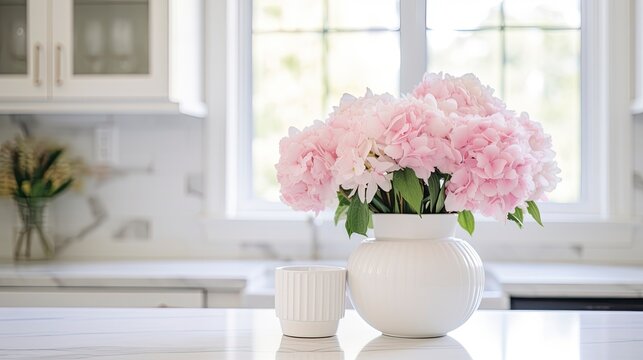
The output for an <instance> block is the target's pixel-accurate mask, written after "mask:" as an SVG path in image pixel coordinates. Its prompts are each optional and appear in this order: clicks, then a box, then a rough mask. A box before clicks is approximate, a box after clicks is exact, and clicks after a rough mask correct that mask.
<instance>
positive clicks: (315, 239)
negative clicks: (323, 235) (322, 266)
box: [306, 215, 319, 260]
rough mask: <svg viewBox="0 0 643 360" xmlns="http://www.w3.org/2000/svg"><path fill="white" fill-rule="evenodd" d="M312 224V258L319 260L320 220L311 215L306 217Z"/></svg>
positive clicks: (309, 224) (310, 224) (309, 223)
mask: <svg viewBox="0 0 643 360" xmlns="http://www.w3.org/2000/svg"><path fill="white" fill-rule="evenodd" d="M306 222H308V226H310V259H311V260H319V224H318V220H317V219H316V218H315V217H314V216H312V215H310V216H308V218H307V219H306Z"/></svg>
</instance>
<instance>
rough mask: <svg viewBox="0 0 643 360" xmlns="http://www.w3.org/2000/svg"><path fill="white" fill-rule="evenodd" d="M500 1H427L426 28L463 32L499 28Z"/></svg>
mask: <svg viewBox="0 0 643 360" xmlns="http://www.w3.org/2000/svg"><path fill="white" fill-rule="evenodd" d="M500 3H501V0H478V1H471V0H427V2H426V27H427V28H429V29H433V30H465V29H477V28H480V27H483V26H500Z"/></svg>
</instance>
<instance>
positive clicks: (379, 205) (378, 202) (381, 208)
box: [372, 195, 391, 214]
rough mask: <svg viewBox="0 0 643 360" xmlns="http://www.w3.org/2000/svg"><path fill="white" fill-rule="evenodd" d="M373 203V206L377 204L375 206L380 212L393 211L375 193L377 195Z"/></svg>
mask: <svg viewBox="0 0 643 360" xmlns="http://www.w3.org/2000/svg"><path fill="white" fill-rule="evenodd" d="M372 203H373V206H375V207H376V208H377V210H378V211H379V212H380V213H384V214H386V213H390V212H391V210H390V209H389V208H388V206H386V205H385V204H384V203H383V202H382V200H380V199H379V198H378V197H377V195H375V197H373V201H372Z"/></svg>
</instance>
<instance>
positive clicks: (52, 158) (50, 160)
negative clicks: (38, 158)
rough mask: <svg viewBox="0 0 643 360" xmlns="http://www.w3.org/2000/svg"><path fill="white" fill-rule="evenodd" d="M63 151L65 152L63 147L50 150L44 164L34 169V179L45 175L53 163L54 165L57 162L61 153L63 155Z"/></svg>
mask: <svg viewBox="0 0 643 360" xmlns="http://www.w3.org/2000/svg"><path fill="white" fill-rule="evenodd" d="M62 153H63V149H56V150H53V151H52V152H50V153H49V154H48V156H47V157H46V158H45V159H43V161H42V164H40V166H38V168H36V170H35V171H34V173H33V179H34V180H40V179H41V178H42V177H43V176H44V175H45V173H46V172H47V170H49V168H50V167H51V165H53V164H54V163H55V162H56V160H57V159H58V158H59V157H60V155H62Z"/></svg>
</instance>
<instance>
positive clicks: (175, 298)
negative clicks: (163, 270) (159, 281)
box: [0, 287, 205, 308]
mask: <svg viewBox="0 0 643 360" xmlns="http://www.w3.org/2000/svg"><path fill="white" fill-rule="evenodd" d="M204 298H205V296H204V291H203V290H202V289H165V288H162V289H138V288H137V289H131V288H109V289H106V288H85V287H74V288H54V287H34V288H31V287H29V288H27V287H11V288H0V306H2V307H186V308H200V307H204V305H205V304H204Z"/></svg>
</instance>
